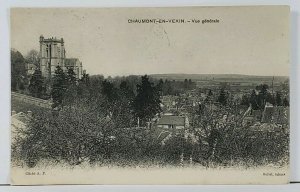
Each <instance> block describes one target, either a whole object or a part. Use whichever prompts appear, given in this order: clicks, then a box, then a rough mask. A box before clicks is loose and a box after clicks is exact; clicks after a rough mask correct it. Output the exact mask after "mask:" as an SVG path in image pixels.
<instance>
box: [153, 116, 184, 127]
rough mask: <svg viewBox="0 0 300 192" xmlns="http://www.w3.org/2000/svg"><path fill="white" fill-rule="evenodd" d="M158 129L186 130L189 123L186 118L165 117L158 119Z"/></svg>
mask: <svg viewBox="0 0 300 192" xmlns="http://www.w3.org/2000/svg"><path fill="white" fill-rule="evenodd" d="M157 127H158V128H166V129H184V128H187V127H189V121H188V118H187V117H185V116H175V115H163V116H162V117H161V118H160V119H158V121H157Z"/></svg>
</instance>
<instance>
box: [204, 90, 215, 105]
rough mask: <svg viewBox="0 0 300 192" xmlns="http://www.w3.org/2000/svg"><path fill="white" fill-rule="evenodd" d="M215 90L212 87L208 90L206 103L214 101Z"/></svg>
mask: <svg viewBox="0 0 300 192" xmlns="http://www.w3.org/2000/svg"><path fill="white" fill-rule="evenodd" d="M213 96H214V95H213V92H212V91H211V89H210V90H209V91H208V93H207V96H206V98H205V103H210V104H211V103H212V101H213Z"/></svg>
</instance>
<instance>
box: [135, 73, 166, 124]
mask: <svg viewBox="0 0 300 192" xmlns="http://www.w3.org/2000/svg"><path fill="white" fill-rule="evenodd" d="M159 97H160V95H159V90H158V88H157V87H156V86H154V85H153V83H151V82H150V81H149V78H148V76H147V75H145V76H142V83H141V84H140V85H137V95H136V97H135V99H134V103H133V106H134V112H135V115H136V117H138V118H139V119H140V120H141V123H142V124H143V125H145V123H146V122H148V121H149V120H150V119H151V118H153V117H154V115H155V114H157V113H159V112H160V111H161V108H160V98H159Z"/></svg>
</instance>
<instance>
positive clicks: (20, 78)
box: [10, 50, 27, 91]
mask: <svg viewBox="0 0 300 192" xmlns="http://www.w3.org/2000/svg"><path fill="white" fill-rule="evenodd" d="M10 53H11V55H10V56H11V89H12V90H13V91H16V90H24V89H25V85H26V83H27V74H26V67H25V59H24V57H23V55H22V54H21V53H20V52H19V51H16V50H11V52H10Z"/></svg>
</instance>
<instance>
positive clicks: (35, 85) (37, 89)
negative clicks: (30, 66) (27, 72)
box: [28, 69, 46, 98]
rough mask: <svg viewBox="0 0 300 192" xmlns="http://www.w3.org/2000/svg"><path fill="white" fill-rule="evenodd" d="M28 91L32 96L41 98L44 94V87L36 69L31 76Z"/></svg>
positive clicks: (39, 73) (40, 74) (40, 73)
mask: <svg viewBox="0 0 300 192" xmlns="http://www.w3.org/2000/svg"><path fill="white" fill-rule="evenodd" d="M28 89H29V91H30V93H31V95H32V96H34V97H38V98H43V95H44V94H45V92H46V87H45V85H44V79H43V77H42V72H41V71H40V70H38V69H36V70H35V71H34V73H33V74H32V77H31V79H30V82H29V86H28Z"/></svg>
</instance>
